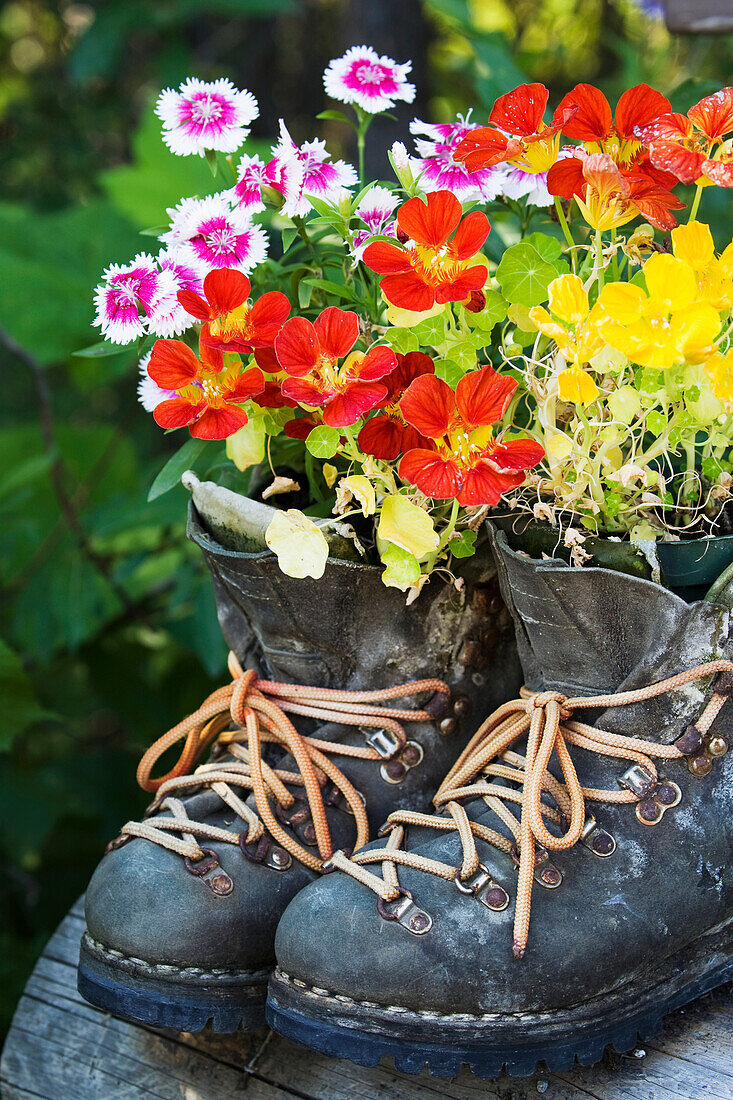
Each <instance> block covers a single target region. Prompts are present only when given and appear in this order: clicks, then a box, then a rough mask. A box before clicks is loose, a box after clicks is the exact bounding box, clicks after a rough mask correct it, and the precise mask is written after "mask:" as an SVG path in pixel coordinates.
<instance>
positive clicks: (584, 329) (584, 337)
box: [529, 275, 604, 405]
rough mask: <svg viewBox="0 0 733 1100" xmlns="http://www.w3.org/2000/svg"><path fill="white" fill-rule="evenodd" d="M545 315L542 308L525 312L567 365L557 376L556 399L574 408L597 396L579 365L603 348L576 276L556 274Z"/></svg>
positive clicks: (596, 313)
mask: <svg viewBox="0 0 733 1100" xmlns="http://www.w3.org/2000/svg"><path fill="white" fill-rule="evenodd" d="M549 292H550V300H549V312H548V311H547V310H546V309H545V308H544V306H534V307H533V308H532V309H531V310H530V311H529V316H530V319H531V320H532V322H533V323H534V324H535V325H536V326H537V328H538V329H539V330H540V332H542V333H544V335H545V336H549V337H550V338H551V339H552V340H554V341H555V343H556V345H557V347H558V350H559V351H560V353H561V354H562V356H563V358H564V359H565V360H566V362H567V364H568V365H567V367H566V368H565V369H564V370H562V371H560V373H559V375H558V378H557V380H558V386H559V390H560V397H561V398H562V400H563V401H572V402H574V403H575V404H576V405H588V404H590V402H591V401H595V399H596V398H597V397H598V387H597V386H596V384H595V382H594V381H593V378H592V377H591V375H590V374H589V373H588V371H587V370H585V369H584V367H583V364H584V363H587V362H588V360H589V359H592V358H593V356H594V355H597V354H598V352H599V351H601V350H602V348H603V346H604V340H603V337H602V336H601V334H600V332H599V331H598V327H597V320H598V317H599V311H598V310H597V308H596V307H594V308H593V309H592V310H591V309H590V306H589V303H588V294H587V292H586V290H585V288H584V287H583V284H582V282H581V281H580V279H579V278H578V276H577V275H560V276H559V278H557V279H554V280H553V281H552V282H551V283H550V286H549Z"/></svg>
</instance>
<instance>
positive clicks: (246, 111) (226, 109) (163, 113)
mask: <svg viewBox="0 0 733 1100" xmlns="http://www.w3.org/2000/svg"><path fill="white" fill-rule="evenodd" d="M155 113H156V115H157V116H158V118H159V119H160V120H161V122H162V123H163V135H162V136H163V141H164V142H165V143H166V145H167V146H168V148H169V149H170V151H171V152H172V153H175V154H176V155H177V156H181V157H185V156H191V155H193V154H195V153H198V155H199V156H203V155H204V153H205V152H206V150H207V149H215V150H217V151H218V152H220V153H233V152H234V151H235V150H236V149H238V148H239V146H240V145H241V144H242V142H243V141H244V139H245V138H246V137H247V134H248V133H249V124H250V123H251V122H252V121H253V120H254V119H256V118H257V115H258V114H259V110H258V107H257V100H256V99H255V97H254V96H253V95H252V93H251V92H247V91H244V92H240V91H239V90H238V89H237V88H235V87H234V85H233V84H232V82H231V81H230V80H226V79H224V78H222V79H221V80H214V81H213V82H211V83H206V82H205V81H203V80H196V79H195V78H194V77H190V78H189V79H188V80H184V82H183V83H182V84H181V86H180V88H179V89H178V91H177V92H176V91H174V90H173V88H166V89H165V90H164V91H162V92H161V93H160V96H159V97H158V102H157V103H156V105H155Z"/></svg>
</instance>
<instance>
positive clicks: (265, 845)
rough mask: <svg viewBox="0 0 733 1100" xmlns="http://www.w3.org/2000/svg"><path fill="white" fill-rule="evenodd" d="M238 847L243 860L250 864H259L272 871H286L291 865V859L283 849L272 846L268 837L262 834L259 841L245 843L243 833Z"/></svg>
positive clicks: (245, 839)
mask: <svg viewBox="0 0 733 1100" xmlns="http://www.w3.org/2000/svg"><path fill="white" fill-rule="evenodd" d="M239 847H240V849H241V851H242V854H243V855H244V857H245V859H248V860H249V862H250V863H261V864H262V865H263V866H265V867H269V868H270V869H271V870H272V871H287V870H288V868H289V867H291V866H292V864H293V857H292V856H291V854H290V852H288V851H286V849H285V848H280V847H279V845H277V844H273V843H272V841H271V840H270V838H269V836H267V835H266V834H263V835H262V836H261V837H260V839H259V840H253V841H252V842H251V843H250V844H248V843H247V837H246V836H245V835H244V833H241V834H240V837H239Z"/></svg>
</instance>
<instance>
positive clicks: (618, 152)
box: [556, 84, 676, 186]
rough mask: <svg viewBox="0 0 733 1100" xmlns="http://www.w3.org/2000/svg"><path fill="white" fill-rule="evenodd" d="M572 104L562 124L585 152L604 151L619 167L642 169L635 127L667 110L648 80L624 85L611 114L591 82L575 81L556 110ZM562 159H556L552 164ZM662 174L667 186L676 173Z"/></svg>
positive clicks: (642, 149)
mask: <svg viewBox="0 0 733 1100" xmlns="http://www.w3.org/2000/svg"><path fill="white" fill-rule="evenodd" d="M572 108H576V111H575V114H574V115H573V117H572V118H571V119H570V121H569V122H566V124H565V126H564V127H563V134H564V136H565V137H568V138H571V139H572V140H573V141H581V142H583V144H584V146H585V149H586V152H588V153H607V154H608V155H609V156H610V157H611V158H612V159H613V160H614V161H615V162H616V164H618V166H619V168H621V169H627V168H632V167H640V168H641V169H642V170H644V168H645V165H646V163H647V162H648V157H647V152H646V149H645V145H644V142H642V141H641V140H640V139H639V138H638V137H637V135H636V130H637V128H638V127H639V126H646V125H648V124H649V123H650V122H652V120H653V119H655V118H658V117H659V115H663V114H665V113H666V112H668V111H670V110H671V107H670V102H669V100H668V99H666V98H665V96H663V95H662V93H661V92H657V91H655V90H654V88H650V87H649V85H648V84H637V85H635V86H634V87H633V88H628V89H627V90H626V91H625V92H624V94H623V95H622V96H621V98H620V99H619V101H618V103H617V105H616V113H615V114H614V115H612V114H611V107H610V104H609V102H608V100H607V99H606V97H605V96H604V94H603V92H602V91H600V90H599V89H598V88H596V87H594V86H593V85H592V84H576V85H575V87H574V88H573V89H572V91H570V92H568V94H567V95H566V96H565V97H564V98H563V99H562V100H561V101H560V105H559V106H558V111H568V110H571V109H572ZM563 163H564V162H563V161H559V162H558V165H556V167H559V166H560V165H561V164H563ZM652 172H654V169H652ZM658 175H660V173H657V176H658ZM663 175H664V176H665V180H664V182H667V181H668V182H669V184H670V186H671V185H672V184H673V183H675V182H676V177H674V176H672V177H669V176H667V175H666V174H663ZM658 182H662V181H661V180H658Z"/></svg>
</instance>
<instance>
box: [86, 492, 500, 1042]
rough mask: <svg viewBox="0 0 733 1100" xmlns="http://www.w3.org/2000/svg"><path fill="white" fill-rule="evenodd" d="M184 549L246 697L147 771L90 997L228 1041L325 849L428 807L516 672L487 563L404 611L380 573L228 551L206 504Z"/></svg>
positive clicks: (98, 886) (93, 944)
mask: <svg viewBox="0 0 733 1100" xmlns="http://www.w3.org/2000/svg"><path fill="white" fill-rule="evenodd" d="M189 535H190V537H191V538H192V539H193V540H194V541H195V542H196V543H197V544H198V545H199V546H200V547H201V549H202V551H203V554H204V558H205V559H206V562H207V565H208V566H209V569H210V571H211V574H212V577H213V580H214V587H215V591H216V599H217V605H218V612H219V619H220V622H221V626H222V630H223V633H224V636H225V638H226V640H227V642H228V644H229V646H230V647H231V649H232V651H233V653H234V654H235V655H236V660H233V661H232V662H231V668H232V671H233V676H234V681H233V683H232V684H231V685H229V687H228V688H223V689H220V690H219V691H218V692H216V693H215V694H214V696H212V697H211V698H210V700H208V701H207V703H206V704H205V705H204V707H203V708H202V709H201V711H199V712H197V714H196V715H195V716H193V717H192V718H190V719H189V720H186V721H184V722H183V723H182V724H181V726H180V727H177V728H176V730H175V731H173V732H172V734H171V735H168V736H167V737H166V738H164V739H161V741H160V742H159V743H158V744H157V746H156V747H155V749H154V750H153V751H152V755H151V753H148V754H146V757H145V758H144V761H143V764H142V765H141V769H140V771H139V773H138V774H139V778H140V779H141V781H142V784H143V785H144V786H145V787H146V788H147V789H156V790H157V793H156V797H155V800H154V802H153V804H152V807H150V808H149V810H148V813H147V815H146V817H145V819H144V820H143V821H142V822H128V824H127V825H126V826H125V827H124V828H123V829H122V833H121V836H120V838H118V840H117V841H114V842H113V843H112V845H111V846H110V850H109V851H108V854H106V855H105V857H104V858H103V860H102V861H101V863H100V865H99V867H98V868H97V870H96V871H95V873H94V876H93V877H92V880H91V882H90V885H89V889H88V892H87V899H86V917H87V932H86V934H85V936H84V938H83V941H82V950H81V961H80V966H79V989H80V991H81V993H82V994H83V995H84V996H85V997H86V998H87V1000H89V1001H91V1002H92V1003H93V1004H95V1005H98V1006H100V1007H102V1008H104V1009H106V1010H108V1011H110V1012H112V1013H114V1014H115V1015H119V1016H123V1017H127V1018H129V1019H133V1020H137V1021H141V1022H143V1023H146V1024H150V1025H153V1026H156V1027H172V1028H178V1029H181V1030H188V1031H190V1030H198V1029H200V1028H202V1027H204V1026H205V1025H206V1024H207V1022H211V1023H212V1025H213V1027H214V1029H215V1030H218V1031H231V1030H235V1029H236V1028H237V1027H238V1026H243V1027H253V1026H258V1025H260V1024H261V1023H263V1022H264V1001H265V994H266V986H267V979H268V977H269V974H270V972H271V970H272V967H273V966H274V936H275V929H276V927H277V922H278V920H279V919H280V916H281V914H282V912H283V910H284V909H285V907H286V905H287V904H288V902H289V901H290V900H291V899H292V898H293V897H294V895H295V894H296V893H297V892H298V891H299V890H301V889H302V888H303V887H304V886H305V885H307V884H308V883H309V882H310V881H312V880H313V879H314V878H316V877H318V875H319V873H320V869H321V866H322V862H323V860H324V858H327V857H328V856H329V855H330V854H331V851H332V849H334V848H353V847H354V846H355V845H358V844H363V843H364V841H365V840H366V839H367V836H368V829H372V830H375V829H376V828H377V827H378V826H379V824H380V823H381V822H382V821H384V819H385V818H386V817H387V815H388V814H389V813H390V812H392V811H393V810H395V809H397V808H400V807H407V806H419V807H425V808H427V806H428V805H429V802H430V798H431V797H432V795H433V793H434V791H435V788H436V786H437V784H438V782H439V781H440V779H441V777H442V775H443V774H444V773H445V771H446V769H447V768H448V767H449V765H450V763H451V762H452V761H453V760H454V759H455V757H456V755H457V753H458V752H459V751H460V749H461V748H462V747H463V745H464V744H465V743H466V740H467V737H468V735H469V733H470V731H471V728H472V726H473V723H474V721H475V719H476V717H477V716H478V717H479V718H481V717H482V716H483V715H484V714H486V713H488V711H489V710H490V709H491V707H492V706H493V705H495V704H496V703H497V702H498V701H499V699H500V698H502V697H505V696H506V694H507V692H509V691H512V690H516V689H517V687H518V685H519V683H520V680H521V672H520V668H519V663H518V659H517V654H516V647H515V644H514V638H513V630H512V626H511V619H510V616H509V614H508V612H507V610H506V608H505V607H504V604H503V602H502V599H501V596H500V593H499V587H498V581H497V577H496V570H495V568H494V566H493V563H492V560H491V555H490V553H489V550H488V548H485V549H484V552H483V555H478V556H477V557H476V559H473V560H472V561H471V563H470V567H469V568H468V569H467V570H466V571H465V585H464V587H463V589H462V590H461V591H457V590H456V589H455V588H454V587H450V586H448V585H446V584H445V582H444V581H441V580H438V579H437V578H436V579H434V580H433V581H432V582H431V583H430V584H429V585H428V586H427V587H426V588H425V589H424V590H423V592H422V594H421V596H420V598H419V599H418V600H417V602H416V603H415V604H413V605H412V606H411V607H406V606H405V597H404V595H402V594H401V593H399V592H396V591H395V590H393V589H388V588H385V586H384V585H383V584H382V581H381V575H380V570H378V569H377V568H374V567H371V566H364V565H360V564H354V563H353V562H349V561H342V560H337V559H334V558H331V559H329V562H328V564H327V567H326V574H325V576H324V577H323V579H322V580H320V581H314V580H309V579H306V580H293V579H291V578H289V577H287V576H285V575H284V574H282V573H281V572H280V570H279V568H278V565H277V562H276V560H275V558H274V556H273V555H272V554H270V553H269V552H267V553H249V554H248V553H242V552H235V551H231V550H227V549H225V548H224V547H223V546H222V545H220V544H219V543H217V542H216V541H215V540H214V539H213V538H212V537H211V535H210V534H209V533H208V532H207V530H206V529H205V528H204V526H203V525H202V522H201V520H200V517H199V515H198V514H197V512H196V510H195V508H194V507H193V506H191V513H190V522H189ZM247 668H249V669H252V668H256V669H257V672H252V673H247V672H244V673H243V669H247ZM258 676H259V677H264V678H265V680H263V679H258V678H257V677H258ZM424 680H427V683H426V684H423V685H421V686H420V685H418V688H417V689H415V688H413V690H412V692H410V690H409V688H408V690H407V692H404V691H403V692H401V693H397V692H395V693H393V698H392V699H390V698H384V696H385V695H386V696H389V692H385V691H384V690H383V689H393V688H395V687H398V686H399V685H403V684H405V683H406V682H408V681H424ZM271 681H277V683H275V684H273V683H272V682H271ZM441 681H445V683H446V684H447V688H446V687H445V685H444V684H442V683H441ZM302 685H314V686H315V687H316V688H317V689H321V690H320V691H318V690H316V691H314V692H312V693H304V692H303V691H302ZM323 689H326V690H323ZM329 689H330V690H331V694H330V693H329ZM337 689H338V692H339V693H341V692H343V691H346V692H362V693H366V694H365V695H361V696H351V697H348V696H347V697H346V698H345V699H344V698H341V696H340V694H339V698H336V697H335V696H334V695H333V694H332V693H333V692H335V691H336V690H337ZM380 692H381V693H382V694H381V695H380ZM374 693H376V697H375V696H374ZM405 694H407V695H408V696H412V697H411V698H408V699H407V700H403V699H402V696H403V695H405ZM339 708H340V711H339ZM395 708H397V709H395ZM400 708H402V709H400ZM349 711H351V713H349ZM248 713H249V720H248V717H247V715H248ZM339 713H343V715H344V717H343V719H342V720H341V721H333V720H331V721H329V720H328V719H329V718H334V717H335V718H336V719H338V718H339ZM253 714H254V715H255V719H253V718H252V715H253ZM469 715H471V717H470V719H469V717H468V716H469ZM253 720H254V728H250V724H251V723H252V721H253ZM289 720H292V722H293V723H294V724H295V726H296V727H297V732H296V730H295V729H292V728H291V732H289V733H288V726H289ZM248 721H249V723H250V724H248ZM347 723H349V724H347ZM233 724H234V730H232V725H233ZM242 727H244V728H242ZM283 730H285V733H283V732H282V731H283ZM217 738H218V739H217ZM253 738H254V739H253ZM177 741H184V742H185V745H184V750H183V753H182V757H181V761H179V765H178V766H177V767H176V768H174V769H173V772H172V773H169V776H170V777H169V778H167V779H166V780H165V782H163V784H162V785H161V783H160V780H152V779H151V776H150V772H151V768H152V767H153V765H154V764H155V760H156V758H157V756H159V755H160V754H161V752H162V751H163V749H165V748H166V747H167V746H169V745H171V744H173V743H174V742H177ZM212 741H213V742H214V744H213V749H212V753H211V756H210V759H209V762H208V763H207V764H205V765H202V766H200V767H199V768H198V769H197V770H194V768H195V763H196V758H197V757H198V756H199V755H200V754H201V753H202V752H203V749H204V748H206V747H207V746H208V745H210V744H211V743H212ZM294 757H297V759H295V758H294ZM258 787H259V794H258ZM362 801H363V805H362Z"/></svg>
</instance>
